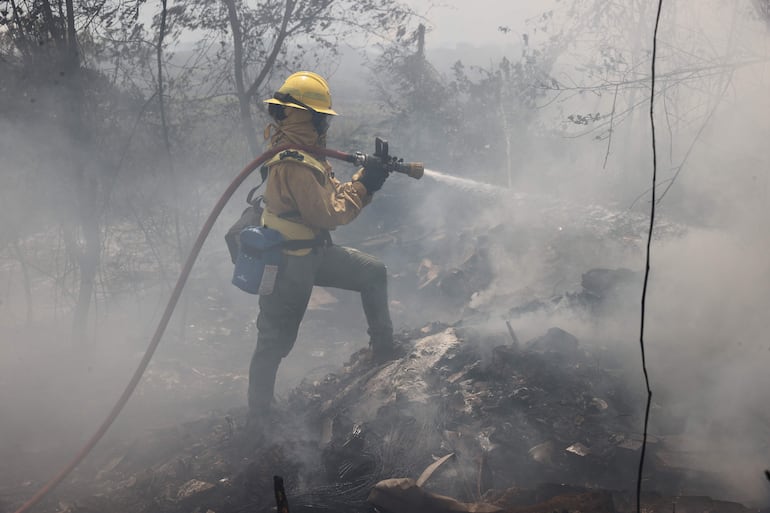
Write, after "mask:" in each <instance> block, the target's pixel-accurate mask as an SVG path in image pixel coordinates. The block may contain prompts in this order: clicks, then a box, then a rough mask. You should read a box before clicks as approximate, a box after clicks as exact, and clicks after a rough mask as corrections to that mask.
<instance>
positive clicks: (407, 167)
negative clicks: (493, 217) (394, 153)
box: [393, 162, 425, 180]
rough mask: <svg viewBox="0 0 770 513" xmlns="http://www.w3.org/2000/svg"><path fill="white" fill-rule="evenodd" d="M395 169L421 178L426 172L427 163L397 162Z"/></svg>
mask: <svg viewBox="0 0 770 513" xmlns="http://www.w3.org/2000/svg"><path fill="white" fill-rule="evenodd" d="M393 170H394V171H396V172H398V173H404V174H405V175H407V176H411V177H412V178H414V179H415V180H419V179H420V178H422V175H423V174H425V165H424V164H423V163H422V162H397V163H396V165H395V167H394V169H393Z"/></svg>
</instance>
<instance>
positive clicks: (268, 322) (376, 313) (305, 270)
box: [249, 246, 393, 415]
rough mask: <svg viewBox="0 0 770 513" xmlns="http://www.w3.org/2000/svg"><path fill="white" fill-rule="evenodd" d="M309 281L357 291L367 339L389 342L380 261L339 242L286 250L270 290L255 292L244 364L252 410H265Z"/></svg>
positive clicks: (299, 318) (306, 296) (308, 290)
mask: <svg viewBox="0 0 770 513" xmlns="http://www.w3.org/2000/svg"><path fill="white" fill-rule="evenodd" d="M314 285H319V286H322V287H334V288H338V289H345V290H353V291H356V292H360V293H361V303H362V305H363V308H364V315H365V316H366V321H367V323H368V325H369V330H368V333H369V344H370V345H371V346H372V347H374V346H378V345H379V344H382V345H383V346H385V345H392V344H393V324H392V322H391V320H390V311H389V308H388V286H387V270H386V268H385V265H384V264H383V263H382V262H381V261H380V260H378V259H377V258H375V257H373V256H371V255H368V254H366V253H363V252H361V251H358V250H355V249H352V248H346V247H343V246H330V247H323V248H315V249H314V250H313V251H312V252H311V253H310V254H309V255H306V256H290V255H286V256H285V260H284V265H283V266H282V267H281V270H280V271H279V273H278V278H277V279H276V284H275V288H274V290H273V293H272V294H269V295H263V296H260V297H259V316H258V317H257V330H258V336H257V349H256V350H255V351H254V355H253V356H252V358H251V365H250V367H249V410H250V412H251V413H252V414H254V415H260V414H261V413H264V412H266V409H267V408H268V407H269V406H270V403H271V402H272V400H273V393H274V388H275V378H276V374H277V372H278V366H279V365H280V363H281V359H283V358H284V357H285V356H287V355H288V354H289V352H290V351H291V349H292V347H294V342H295V341H296V340H297V332H298V330H299V325H300V322H301V321H302V317H303V316H304V315H305V310H306V309H307V305H308V302H309V300H310V293H311V292H312V290H313V286H314ZM378 347H382V346H378Z"/></svg>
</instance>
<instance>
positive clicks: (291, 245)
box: [281, 230, 333, 251]
mask: <svg viewBox="0 0 770 513" xmlns="http://www.w3.org/2000/svg"><path fill="white" fill-rule="evenodd" d="M332 245H333V243H332V236H331V234H330V233H329V230H322V231H321V233H319V234H318V237H316V238H315V239H293V240H284V241H282V242H281V247H282V248H283V249H288V250H290V251H294V250H297V249H309V248H321V247H324V248H328V247H329V246H332Z"/></svg>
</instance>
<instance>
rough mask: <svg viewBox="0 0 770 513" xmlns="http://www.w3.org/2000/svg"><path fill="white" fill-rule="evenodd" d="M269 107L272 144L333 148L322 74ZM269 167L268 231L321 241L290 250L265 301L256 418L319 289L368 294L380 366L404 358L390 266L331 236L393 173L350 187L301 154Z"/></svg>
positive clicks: (264, 411)
mask: <svg viewBox="0 0 770 513" xmlns="http://www.w3.org/2000/svg"><path fill="white" fill-rule="evenodd" d="M265 103H267V104H268V112H269V114H270V116H271V118H272V120H273V122H272V123H270V124H268V126H267V127H266V129H265V138H266V139H268V138H269V139H270V144H271V146H273V147H274V146H278V145H285V144H297V145H302V146H320V147H325V146H326V132H327V129H328V127H329V121H330V120H331V119H332V117H333V116H336V115H337V113H336V112H335V111H334V110H332V102H331V94H330V91H329V86H328V84H327V82H326V80H324V79H323V78H322V77H321V76H319V75H317V74H316V73H312V72H309V71H300V72H297V73H294V74H292V75H291V76H289V77H288V78H287V79H286V81H285V82H284V83H283V85H282V86H281V88H280V89H279V90H278V91H277V92H276V93H275V95H274V96H273V97H272V98H270V99H268V100H265ZM266 165H267V167H268V175H267V176H268V177H267V185H266V188H265V192H264V203H265V209H264V212H263V214H262V224H263V226H266V227H269V228H272V229H274V230H278V231H279V232H281V234H282V235H283V237H284V239H285V240H289V241H308V240H312V241H314V242H313V243H312V244H310V246H311V247H305V248H302V249H292V250H287V249H285V250H284V254H285V255H284V260H283V263H282V266H281V268H280V270H279V272H278V276H277V278H276V282H275V285H274V288H273V291H272V293H270V294H267V295H260V298H259V308H260V310H259V316H258V318H257V330H258V337H257V348H256V350H255V351H254V355H253V357H252V359H251V365H250V368H249V391H248V399H249V411H250V417H251V419H252V420H255V419H257V420H258V419H263V418H265V417H266V415H268V414H269V411H270V407H271V403H272V401H273V393H274V386H275V379H276V374H277V371H278V366H279V365H280V363H281V360H282V359H283V358H284V357H286V356H287V355H288V354H289V352H290V351H291V349H292V347H293V346H294V342H295V340H296V339H297V331H298V329H299V325H300V322H301V321H302V317H303V315H304V314H305V310H306V309H307V305H308V301H309V299H310V293H311V292H312V289H313V286H314V285H319V286H323V287H335V288H340V289H345V290H353V291H357V292H360V293H361V302H362V304H363V310H364V315H365V316H366V321H367V323H368V326H369V329H368V334H369V346H370V349H371V357H372V360H373V361H374V362H384V361H387V360H389V359H392V358H394V357H395V353H396V345H395V344H394V341H393V325H392V322H391V319H390V312H389V310H388V292H387V272H386V268H385V265H384V264H383V263H382V262H381V261H380V260H378V259H377V258H375V257H373V256H371V255H368V254H366V253H362V252H361V251H358V250H355V249H352V248H347V247H342V246H335V245H334V244H332V242H331V238H330V236H329V231H330V230H333V229H334V228H336V227H337V226H340V225H343V224H347V223H349V222H351V221H352V220H353V219H355V218H356V217H357V216H358V214H359V213H360V212H361V210H362V209H363V208H364V207H365V206H366V205H368V204H369V203H370V202H371V201H372V195H373V194H374V193H375V192H377V191H378V190H379V189H380V187H382V185H383V183H384V182H385V179H386V178H387V175H388V173H387V172H386V171H383V170H382V169H381V168H380V169H365V168H364V169H361V170H359V171H358V172H357V173H356V174H355V175H354V176H353V179H352V180H351V181H350V182H345V183H342V182H340V181H339V180H337V179H336V178H334V174H333V173H332V168H331V166H330V165H329V163H328V162H327V161H326V160H325V158H323V157H321V156H318V155H312V154H310V153H307V152H303V151H298V150H287V151H284V152H282V153H280V154H278V155H276V156H275V157H273V158H272V159H271V160H270V161H268V162H267V164H266ZM258 423H261V422H259V421H258Z"/></svg>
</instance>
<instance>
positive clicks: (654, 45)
mask: <svg viewBox="0 0 770 513" xmlns="http://www.w3.org/2000/svg"><path fill="white" fill-rule="evenodd" d="M662 9H663V0H658V12H657V14H656V15H655V30H654V32H653V36H652V70H651V78H650V129H651V132H652V201H651V202H650V230H649V232H648V233H647V254H646V259H645V266H644V285H643V287H642V313H641V326H640V329H639V346H640V348H641V351H642V370H643V371H644V383H645V386H646V387H647V405H646V406H645V409H644V433H643V434H642V451H641V455H640V456H639V473H638V475H637V477H636V512H637V513H641V512H642V474H643V472H644V456H645V453H646V452H647V426H648V425H649V421H650V405H651V404H652V390H651V389H650V376H649V374H648V373H647V359H646V357H645V352H644V319H645V305H646V303H647V283H648V281H649V278H650V248H651V246H652V230H653V227H654V225H655V190H656V181H657V178H658V152H657V147H656V141H655V60H656V57H657V51H658V26H659V25H660V12H661V10H662Z"/></svg>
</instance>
